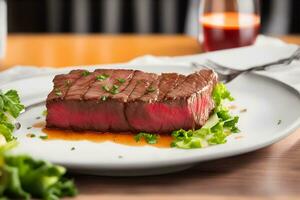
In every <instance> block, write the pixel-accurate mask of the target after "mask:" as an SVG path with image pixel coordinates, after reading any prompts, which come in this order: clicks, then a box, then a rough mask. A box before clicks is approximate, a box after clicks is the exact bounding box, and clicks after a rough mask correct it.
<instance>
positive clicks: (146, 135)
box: [134, 132, 159, 144]
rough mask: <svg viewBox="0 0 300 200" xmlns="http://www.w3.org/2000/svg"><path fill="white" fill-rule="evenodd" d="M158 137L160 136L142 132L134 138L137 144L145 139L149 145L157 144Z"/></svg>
mask: <svg viewBox="0 0 300 200" xmlns="http://www.w3.org/2000/svg"><path fill="white" fill-rule="evenodd" d="M158 137H159V135H157V134H152V133H143V132H141V133H139V134H137V135H136V136H134V139H135V141H136V142H139V141H141V139H142V138H144V139H145V141H146V142H147V143H148V144H156V143H157V141H158Z"/></svg>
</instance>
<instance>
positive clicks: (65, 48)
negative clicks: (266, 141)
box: [2, 35, 300, 200]
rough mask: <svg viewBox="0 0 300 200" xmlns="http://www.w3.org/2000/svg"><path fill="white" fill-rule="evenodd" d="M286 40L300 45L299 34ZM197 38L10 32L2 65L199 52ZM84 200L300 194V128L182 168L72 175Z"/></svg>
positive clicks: (232, 199)
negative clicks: (167, 171)
mask: <svg viewBox="0 0 300 200" xmlns="http://www.w3.org/2000/svg"><path fill="white" fill-rule="evenodd" d="M282 39H283V40H285V41H287V42H290V43H296V44H300V36H285V37H282ZM200 52H201V49H200V47H199V45H198V43H197V41H196V39H194V38H191V37H187V36H178V35H176V36H160V35H145V36H135V35H121V36H112V35H10V36H9V37H8V54H7V57H6V59H5V60H3V61H2V69H5V68H8V67H10V66H13V65H16V64H22V65H40V66H56V67H62V66H69V65H89V64H97V63H100V64H102V63H117V62H124V61H128V60H130V59H132V58H134V57H136V56H141V55H144V54H154V55H168V56H175V55H185V54H192V53H200ZM71 176H72V177H74V178H75V180H76V183H77V185H78V187H79V190H80V195H79V196H78V197H77V198H76V199H83V200H96V199H101V200H104V199H107V200H119V199H124V200H140V199H143V200H150V199H151V200H152V199H157V200H166V199H172V200H181V199H188V200H194V199H195V200H196V199H197V200H198V199H208V200H227V199H228V200H250V199H251V200H260V199H276V200H277V199H300V129H299V130H297V131H296V132H294V133H293V134H291V135H290V136H289V137H287V138H285V139H284V140H282V141H280V142H278V143H276V144H274V145H271V146H269V147H267V148H264V149H261V150H258V151H255V152H252V153H248V154H245V155H241V156H235V157H231V158H226V159H220V160H216V161H210V162H204V163H199V164H198V165H196V166H195V167H193V168H191V169H189V170H186V171H183V172H179V173H176V174H168V175H162V176H152V177H134V178H132V177H131V178H116V177H114V178H112V177H99V176H98V177H97V176H86V175H78V174H71Z"/></svg>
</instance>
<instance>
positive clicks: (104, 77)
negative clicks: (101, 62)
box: [96, 74, 109, 81]
mask: <svg viewBox="0 0 300 200" xmlns="http://www.w3.org/2000/svg"><path fill="white" fill-rule="evenodd" d="M108 77H109V75H107V74H101V75H98V76H96V80H98V81H104V80H106V79H107V78H108Z"/></svg>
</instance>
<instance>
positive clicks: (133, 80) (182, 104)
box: [46, 69, 217, 133]
mask: <svg viewBox="0 0 300 200" xmlns="http://www.w3.org/2000/svg"><path fill="white" fill-rule="evenodd" d="M82 72H83V71H82V70H77V71H72V72H71V73H70V74H68V75H58V76H56V77H55V78H54V80H53V82H54V85H55V86H57V87H63V86H64V84H63V82H64V81H65V79H66V77H67V78H68V79H67V80H72V82H71V83H72V84H70V85H71V87H72V88H74V87H75V86H74V84H79V85H81V86H84V88H86V87H87V86H88V88H86V89H85V90H86V92H85V94H83V93H84V90H83V89H81V90H82V91H81V92H78V93H80V95H82V96H83V98H79V99H76V98H75V99H74V100H71V99H69V98H65V100H63V98H64V97H63V98H61V97H59V101H52V99H51V98H50V97H51V94H49V96H48V98H47V104H46V105H47V109H48V115H47V118H46V121H47V127H49V128H62V129H73V130H78V131H80V130H82V131H84V130H91V131H101V132H107V131H111V132H125V131H133V132H138V131H145V132H153V133H154V132H155V133H170V132H172V131H173V130H177V129H180V128H183V129H185V130H188V129H192V128H200V127H201V126H202V125H203V124H204V123H205V122H206V120H207V119H208V117H209V114H210V112H211V111H212V109H213V107H214V104H213V100H212V97H211V93H212V90H213V87H214V85H215V83H216V82H217V76H216V74H215V73H214V72H213V71H211V70H201V71H200V72H195V73H193V74H190V75H188V76H184V75H180V74H176V73H170V74H162V75H160V76H158V75H156V74H152V73H145V72H141V71H133V70H111V69H101V70H96V71H95V72H93V73H92V74H93V75H94V76H96V72H98V73H99V74H103V73H105V74H108V72H109V78H107V79H106V80H103V81H96V80H95V81H91V82H88V83H85V84H81V83H82V81H83V80H85V79H87V78H88V76H87V77H85V78H84V79H82V77H81V73H82ZM76 74H77V75H76ZM76 76H78V77H79V78H78V79H76ZM123 77H127V79H126V78H125V79H126V81H125V82H124V83H119V82H118V81H117V78H123ZM168 77H169V78H168ZM114 84H115V85H119V88H118V89H119V93H118V94H114V95H113V94H111V92H107V91H105V90H103V89H102V87H101V86H103V85H107V86H108V88H109V89H111V86H112V85H114ZM149 86H153V87H155V86H157V87H156V90H154V91H153V92H147V88H149ZM62 89H65V90H68V87H67V88H62ZM77 89H78V88H77ZM72 90H73V89H72ZM72 90H71V91H70V94H72ZM53 92H54V91H52V93H53ZM64 92H65V91H64ZM67 93H69V92H67ZM102 94H105V95H107V96H109V98H108V99H107V100H106V101H99V97H101V96H102ZM55 98H58V97H57V96H55ZM95 100H96V101H95Z"/></svg>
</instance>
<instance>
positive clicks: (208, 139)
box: [171, 83, 239, 149]
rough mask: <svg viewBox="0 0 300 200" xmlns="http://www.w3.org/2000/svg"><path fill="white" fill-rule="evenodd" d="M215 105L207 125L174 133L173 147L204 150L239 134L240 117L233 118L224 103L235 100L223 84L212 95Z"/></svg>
mask: <svg viewBox="0 0 300 200" xmlns="http://www.w3.org/2000/svg"><path fill="white" fill-rule="evenodd" d="M212 98H213V100H214V103H215V108H214V110H213V114H212V115H211V116H210V118H209V119H208V121H207V122H206V124H205V125H204V126H203V127H202V128H201V129H198V130H187V131H186V130H183V129H181V130H177V131H173V133H172V137H173V142H172V144H171V146H172V147H177V148H182V149H193V148H204V147H207V146H210V145H216V144H224V143H226V137H227V136H228V135H230V134H232V133H237V132H239V129H238V127H237V123H238V120H239V117H238V116H232V115H231V114H230V112H229V110H228V108H226V106H224V101H226V100H227V101H233V100H234V98H233V97H232V96H231V94H230V92H229V91H228V90H227V88H226V86H225V85H224V84H223V83H218V84H217V85H216V86H215V88H214V90H213V93H212Z"/></svg>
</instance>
